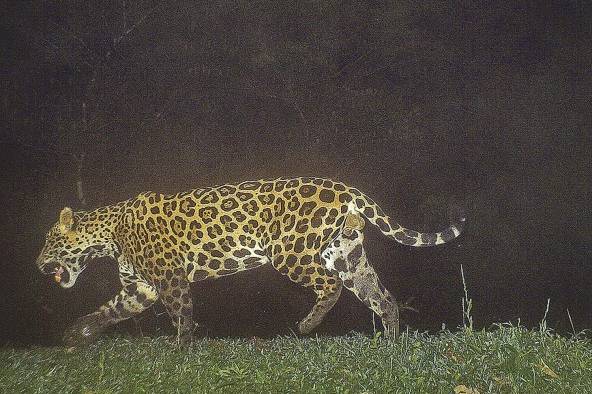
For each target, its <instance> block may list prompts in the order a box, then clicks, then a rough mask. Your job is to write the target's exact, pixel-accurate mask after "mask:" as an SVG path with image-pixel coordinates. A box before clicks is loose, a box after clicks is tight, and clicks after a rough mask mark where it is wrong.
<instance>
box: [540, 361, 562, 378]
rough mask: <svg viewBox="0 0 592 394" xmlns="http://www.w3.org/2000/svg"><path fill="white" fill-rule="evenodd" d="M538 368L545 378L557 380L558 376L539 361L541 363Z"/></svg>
mask: <svg viewBox="0 0 592 394" xmlns="http://www.w3.org/2000/svg"><path fill="white" fill-rule="evenodd" d="M538 367H539V368H540V369H541V370H542V371H543V373H544V374H545V375H547V376H550V377H552V378H553V379H558V378H559V375H557V373H556V372H555V371H553V370H552V369H551V368H550V367H549V366H548V365H547V364H545V362H544V361H543V360H542V359H541V363H540V364H539V365H538Z"/></svg>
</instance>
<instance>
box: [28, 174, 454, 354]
mask: <svg viewBox="0 0 592 394" xmlns="http://www.w3.org/2000/svg"><path fill="white" fill-rule="evenodd" d="M366 221H368V222H370V223H371V224H372V225H374V226H376V227H377V228H378V229H379V230H380V231H381V232H382V233H383V234H384V235H386V236H388V237H390V238H392V239H394V240H395V241H398V242H399V243H401V244H404V245H409V246H432V245H439V244H442V243H445V242H448V241H451V240H452V239H454V238H456V237H458V235H459V234H460V233H461V231H462V227H463V224H464V217H462V216H461V215H460V212H459V214H458V215H457V216H456V217H455V218H453V219H452V224H451V225H450V226H449V227H447V228H446V229H444V230H443V231H440V232H435V233H421V232H418V231H413V230H410V229H407V228H404V227H403V226H401V225H400V224H398V223H396V222H395V221H393V220H392V219H390V218H389V217H388V216H387V215H385V213H384V212H383V210H382V209H381V208H380V207H379V206H378V205H377V204H376V203H375V202H374V201H372V200H371V199H370V198H369V197H368V196H366V195H365V194H364V193H362V192H361V191H359V190H358V189H356V188H354V187H350V186H347V185H345V184H343V183H341V182H335V181H332V180H329V179H323V178H292V179H287V178H279V179H273V180H271V179H270V180H257V181H246V182H241V183H237V184H226V185H221V186H215V187H208V188H202V189H195V190H190V191H187V192H183V193H178V194H174V195H165V194H161V193H155V192H146V193H141V194H140V195H138V196H137V197H135V198H131V199H129V200H126V201H122V202H119V203H116V204H113V205H109V206H105V207H101V208H98V209H95V210H92V211H77V212H74V211H72V209H71V208H68V207H66V208H64V209H63V210H62V211H61V213H60V215H59V220H58V221H57V223H55V225H53V227H52V228H51V229H50V230H49V232H48V233H47V236H46V241H45V246H44V247H43V249H42V251H41V253H40V255H39V257H38V259H37V266H38V268H39V269H40V270H41V272H42V273H44V274H47V275H52V276H53V278H54V280H55V281H56V282H57V283H58V284H59V285H60V286H61V287H64V288H69V287H71V286H73V285H74V283H75V282H76V279H77V277H78V275H80V273H81V272H82V271H83V270H84V269H85V268H86V267H87V263H88V262H89V261H90V260H92V259H96V258H99V257H106V256H108V257H111V258H113V259H115V260H116V261H117V263H118V269H119V278H120V280H121V284H122V289H121V291H120V292H119V293H118V294H117V295H115V297H113V298H112V299H111V300H110V301H108V302H107V303H105V304H104V305H103V306H101V307H100V308H99V309H98V310H97V311H95V312H93V313H90V314H88V315H86V316H83V317H81V318H79V319H78V320H77V321H76V322H75V323H74V324H73V325H72V326H71V327H70V328H68V329H67V330H66V332H65V335H64V342H65V344H66V345H68V346H76V345H81V344H87V343H90V342H92V341H93V340H95V339H96V337H97V336H98V335H99V334H100V333H101V332H102V331H103V330H104V329H105V328H106V327H108V326H110V325H112V324H115V323H117V322H120V321H122V320H125V319H128V318H130V317H131V316H134V315H136V314H138V313H140V312H142V311H144V310H145V309H147V308H149V307H150V306H151V305H152V304H153V303H154V302H156V301H157V300H160V301H161V302H162V303H163V304H164V306H165V308H166V310H167V312H168V314H169V315H170V317H171V319H172V322H173V324H174V326H175V327H176V329H177V332H178V336H177V337H178V338H179V341H180V342H181V343H188V342H190V341H191V338H192V334H193V330H194V323H193V306H192V298H191V295H190V286H189V284H190V283H191V282H197V281H202V280H205V279H210V278H211V279H215V278H220V277H223V276H227V275H232V274H235V273H238V272H240V271H244V270H248V269H251V268H256V267H259V266H262V265H264V264H268V263H270V264H271V265H272V266H273V267H274V268H275V269H276V270H277V271H279V272H280V273H281V274H283V275H285V276H287V277H288V278H289V279H290V280H292V281H294V282H296V283H299V284H300V285H302V286H304V287H307V288H310V289H312V290H313V291H314V292H315V293H316V297H317V298H316V303H315V305H314V306H313V307H312V310H311V311H310V313H309V314H308V315H307V316H306V317H304V318H303V319H302V320H301V321H300V322H299V323H298V329H299V331H300V332H301V333H303V334H307V333H310V332H311V331H312V330H313V329H314V328H315V327H316V326H317V325H318V324H319V323H320V322H321V321H322V319H323V317H324V316H325V315H326V314H327V312H329V310H330V309H331V308H332V307H333V305H335V303H336V302H337V299H338V298H339V295H340V293H341V290H342V287H345V288H346V289H348V290H350V291H351V292H353V294H355V296H356V297H357V298H358V299H360V300H361V301H362V302H363V303H364V304H365V305H366V306H368V307H369V308H370V309H371V310H372V311H374V312H375V313H376V314H377V315H378V316H379V317H380V318H381V320H382V324H383V326H384V329H385V334H386V336H396V335H397V334H398V331H399V310H398V307H397V303H396V302H395V300H394V298H393V297H392V296H391V294H390V293H389V292H388V290H386V289H385V288H384V286H383V285H382V284H381V283H380V280H379V279H378V276H377V274H376V272H375V271H374V269H373V268H372V266H371V265H370V264H369V263H368V258H367V256H366V251H365V249H364V244H363V240H364V234H363V229H364V226H365V224H366Z"/></svg>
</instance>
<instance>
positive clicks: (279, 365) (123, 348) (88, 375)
mask: <svg viewBox="0 0 592 394" xmlns="http://www.w3.org/2000/svg"><path fill="white" fill-rule="evenodd" d="M0 366H1V367H2V370H1V372H0V391H5V392H10V393H13V392H60V393H70V392H73V393H81V392H93V393H108V392H165V391H166V392H208V393H209V392H282V393H284V392H321V393H322V392H331V393H332V392H337V393H345V392H355V393H362V392H369V393H386V392H409V393H420V392H423V393H453V392H455V388H456V391H457V392H463V391H462V390H463V389H465V390H467V391H464V392H465V393H467V392H471V391H468V390H478V391H479V392H480V393H484V392H504V393H505V392H508V393H511V392H520V393H553V392H556V393H564V392H569V393H585V392H592V344H591V342H590V340H589V339H585V338H565V337H562V336H558V335H554V334H552V333H549V332H547V331H544V330H537V331H533V330H527V329H525V328H523V327H516V326H510V325H499V326H497V327H496V328H495V329H493V330H489V331H472V330H470V329H463V330H460V331H458V332H454V333H452V332H449V331H444V332H442V333H440V334H437V335H427V334H419V333H404V334H403V335H402V336H401V337H400V338H399V340H398V341H389V340H383V339H381V338H368V337H365V336H362V335H358V334H353V335H349V336H346V337H323V338H298V337H279V338H276V339H272V340H262V339H225V340H212V339H203V340H197V341H196V342H195V343H194V344H192V345H191V346H190V347H188V348H183V349H179V348H177V347H176V346H175V345H174V344H172V343H171V341H170V339H165V338H133V339H126V338H109V337H106V338H102V339H101V340H100V341H99V342H97V343H96V344H94V345H91V346H90V347H87V348H82V349H74V350H66V349H64V348H39V347H36V348H30V349H10V348H7V349H3V350H1V351H0ZM461 385H462V386H464V387H462V386H461Z"/></svg>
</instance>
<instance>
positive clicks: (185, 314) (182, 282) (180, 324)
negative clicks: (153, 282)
mask: <svg viewBox="0 0 592 394" xmlns="http://www.w3.org/2000/svg"><path fill="white" fill-rule="evenodd" d="M190 290H191V289H190V287H189V280H188V279H187V274H186V272H185V270H184V269H182V268H179V267H177V268H169V269H168V270H167V271H166V272H165V274H164V278H163V279H161V281H160V286H159V288H158V293H159V296H160V300H161V301H162V303H163V304H164V306H165V307H166V310H167V312H168V314H169V316H170V317H171V320H172V321H173V325H174V326H175V328H176V330H177V332H176V341H177V342H178V343H179V344H180V345H187V344H189V343H191V339H192V337H193V330H194V328H195V327H194V324H193V301H192V299H191V294H190Z"/></svg>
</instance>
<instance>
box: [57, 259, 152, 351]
mask: <svg viewBox="0 0 592 394" xmlns="http://www.w3.org/2000/svg"><path fill="white" fill-rule="evenodd" d="M119 276H120V279H121V283H122V284H123V288H122V289H121V291H120V292H119V294H117V295H116V296H115V297H114V298H112V299H111V300H110V301H108V302H107V303H106V304H105V305H103V306H101V307H100V308H99V310H98V311H96V312H93V313H91V314H88V315H86V316H83V317H81V318H79V319H78V320H77V321H76V322H75V323H74V324H73V325H72V326H70V327H69V328H68V329H67V330H66V332H65V333H64V343H65V344H66V346H80V345H87V344H89V343H92V342H93V341H94V340H96V338H97V337H98V335H99V334H100V333H101V332H102V331H103V330H105V329H106V328H107V327H109V326H110V325H113V324H115V323H118V322H120V321H122V320H125V319H128V318H130V317H132V316H133V315H136V314H138V313H140V312H142V311H144V310H145V309H146V308H148V307H150V306H151V305H152V304H153V303H154V302H155V301H156V300H157V299H158V294H157V292H156V289H155V288H154V287H153V286H152V285H150V284H148V283H147V282H146V281H144V280H142V279H141V278H139V277H138V276H136V275H134V274H133V273H132V272H131V271H130V270H128V269H126V267H124V266H121V265H120V269H119Z"/></svg>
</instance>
